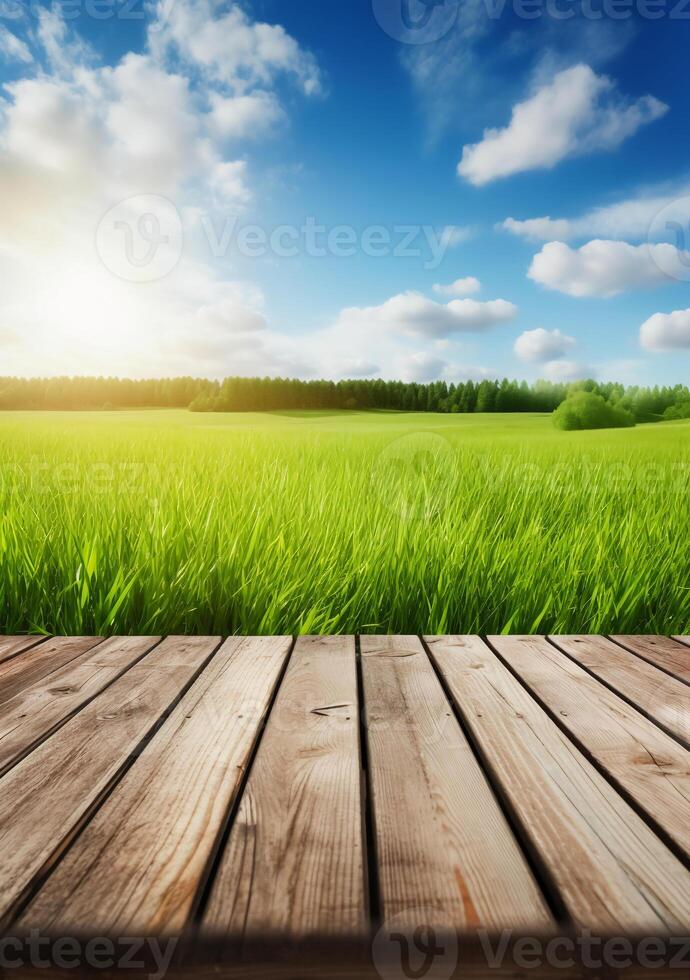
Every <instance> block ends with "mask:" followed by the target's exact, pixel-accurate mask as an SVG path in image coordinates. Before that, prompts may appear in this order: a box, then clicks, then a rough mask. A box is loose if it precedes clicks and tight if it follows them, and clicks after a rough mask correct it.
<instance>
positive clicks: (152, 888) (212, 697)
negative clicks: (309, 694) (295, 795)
mask: <svg viewBox="0 0 690 980" xmlns="http://www.w3.org/2000/svg"><path fill="white" fill-rule="evenodd" d="M291 645H292V640H291V638H290V637H254V638H241V637H232V638H231V639H229V640H227V641H226V642H225V643H224V645H223V646H222V648H221V649H220V650H219V652H218V653H217V654H216V655H215V657H214V658H213V660H212V661H211V663H210V664H209V666H208V667H207V668H206V669H205V670H204V672H203V673H202V675H201V677H199V679H198V680H197V681H196V683H195V684H194V685H193V686H192V687H191V689H190V690H189V691H188V692H187V694H186V695H185V696H184V698H183V699H182V700H181V701H180V703H179V704H178V705H177V707H176V708H175V710H174V711H173V712H172V713H171V715H170V717H169V718H168V719H167V720H166V722H165V724H164V725H163V726H162V727H161V728H160V730H159V731H158V732H157V733H156V735H155V736H154V738H153V739H152V740H151V741H150V742H149V743H148V745H147V746H146V748H145V749H144V751H143V753H142V755H141V756H140V758H139V759H138V760H137V762H136V763H135V765H134V766H133V767H132V768H131V769H130V770H129V771H128V772H127V774H126V775H125V776H124V778H123V779H122V781H121V782H120V783H119V784H118V786H117V787H116V789H115V790H114V792H113V793H112V795H111V796H110V797H109V799H108V800H106V802H105V803H104V804H103V806H102V807H101V809H100V810H99V811H98V813H97V814H96V816H95V817H94V819H93V820H92V821H91V823H90V824H89V825H88V826H87V827H86V828H85V830H84V831H83V833H82V834H81V835H80V837H79V839H78V840H77V841H76V843H75V844H74V846H73V847H72V848H71V849H70V851H69V853H68V854H67V856H66V857H65V859H64V860H63V861H62V862H61V863H60V865H59V866H58V868H57V869H56V870H55V872H54V873H53V874H52V876H51V877H50V878H49V879H48V881H47V882H46V884H45V885H44V887H43V888H42V889H41V890H40V891H39V892H38V895H37V896H36V898H35V899H34V901H33V902H32V903H31V904H30V905H29V906H28V908H27V909H26V911H25V913H24V914H23V916H22V918H21V920H20V922H19V927H20V928H26V929H29V928H30V927H32V926H37V927H38V926H40V927H41V928H42V929H43V930H46V929H48V930H50V931H52V932H53V933H54V934H56V935H61V934H63V933H64V932H69V931H70V930H72V931H74V930H76V931H77V932H88V933H91V934H93V933H94V931H95V932H97V933H98V934H99V935H100V934H110V935H149V934H154V935H165V934H174V933H177V932H179V931H180V930H182V929H183V928H184V927H185V925H186V924H187V923H188V920H189V918H190V915H191V912H192V910H193V905H194V902H195V898H196V896H197V894H198V891H199V888H200V883H201V882H202V880H203V877H204V872H205V869H206V868H207V866H208V865H209V863H210V861H211V858H212V856H213V853H214V849H215V846H216V843H217V841H218V838H219V836H220V833H221V830H222V828H223V825H224V822H225V820H226V818H227V814H228V812H229V808H230V806H231V804H232V802H233V800H234V798H235V796H236V794H237V791H238V788H239V786H240V783H241V780H242V774H243V772H244V769H245V767H246V765H247V761H248V758H249V755H250V752H251V750H252V746H253V745H254V743H255V741H256V738H257V737H258V734H259V730H260V726H261V724H262V722H263V720H264V718H265V715H266V711H267V710H268V706H269V703H270V699H271V696H272V694H273V692H274V690H275V687H276V684H277V682H278V678H279V676H280V672H281V670H282V668H283V666H284V663H285V660H286V658H287V656H288V654H289V652H290V647H291ZM295 857H296V858H297V857H298V855H295ZM75 882H78V885H75Z"/></svg>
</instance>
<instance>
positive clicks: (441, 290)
mask: <svg viewBox="0 0 690 980" xmlns="http://www.w3.org/2000/svg"><path fill="white" fill-rule="evenodd" d="M432 288H433V290H434V292H435V293H438V295H439V296H471V295H472V294H473V293H478V292H479V290H480V289H481V288H482V285H481V283H480V282H479V280H478V279H475V277H474V276H465V277H464V279H456V280H455V282H451V283H448V285H446V286H444V285H443V284H442V283H440V282H436V283H434V285H433V287H432Z"/></svg>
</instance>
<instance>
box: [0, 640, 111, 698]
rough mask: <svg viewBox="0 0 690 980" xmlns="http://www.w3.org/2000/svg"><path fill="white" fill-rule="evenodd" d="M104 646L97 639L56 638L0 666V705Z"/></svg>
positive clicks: (33, 646)
mask: <svg viewBox="0 0 690 980" xmlns="http://www.w3.org/2000/svg"><path fill="white" fill-rule="evenodd" d="M102 642H103V638H102V637H100V636H58V637H55V638H54V639H51V640H45V641H44V642H43V643H39V644H38V645H37V646H36V645H32V646H31V647H30V648H29V649H27V650H26V651H25V652H23V653H21V654H20V655H19V656H17V657H12V659H10V660H6V661H5V662H4V663H3V664H0V705H2V704H5V703H6V702H7V701H9V700H10V699H11V698H14V697H16V696H17V694H19V692H20V691H22V690H24V689H25V688H27V687H32V686H33V685H34V684H37V683H38V682H39V681H41V680H43V679H44V678H46V677H49V676H50V674H52V673H53V671H56V670H60V668H61V667H64V666H65V665H66V664H68V663H70V662H71V661H72V660H76V658H77V657H81V656H82V654H84V653H86V652H87V651H89V650H93V649H94V647H96V646H98V644H100V643H102Z"/></svg>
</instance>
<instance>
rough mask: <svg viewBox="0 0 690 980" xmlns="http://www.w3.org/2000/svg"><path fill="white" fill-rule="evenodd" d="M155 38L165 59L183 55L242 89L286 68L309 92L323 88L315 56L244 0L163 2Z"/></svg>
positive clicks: (153, 45) (216, 79)
mask: <svg viewBox="0 0 690 980" xmlns="http://www.w3.org/2000/svg"><path fill="white" fill-rule="evenodd" d="M149 39H150V45H151V49H152V51H153V53H154V55H156V56H157V57H158V58H159V59H165V58H166V57H167V56H168V55H173V56H175V57H178V58H180V59H182V61H183V62H186V63H188V64H191V65H193V66H194V67H195V68H198V69H200V70H201V71H202V72H203V73H204V74H205V75H206V76H207V77H208V78H209V79H211V80H212V81H213V82H215V83H220V84H222V85H226V86H229V87H231V88H232V89H233V91H235V92H236V93H242V92H245V91H246V90H248V89H252V88H257V87H259V88H266V87H267V86H270V85H271V84H272V83H273V81H274V80H275V78H276V77H277V76H278V75H280V74H287V75H290V76H292V77H293V78H294V79H295V80H296V81H297V83H298V84H299V85H300V87H301V88H302V89H303V91H304V92H305V94H307V95H314V94H317V93H318V92H320V91H321V88H322V78H321V72H320V70H319V67H318V64H317V62H316V59H315V58H314V56H313V55H312V54H311V53H310V52H308V51H305V50H304V49H303V48H302V47H301V46H300V45H299V44H298V42H297V41H296V40H295V38H293V37H291V35H290V34H288V33H287V31H286V30H285V28H284V27H282V26H281V25H280V24H266V23H261V22H258V21H253V20H252V19H251V18H250V17H249V15H248V14H247V13H246V12H245V10H243V8H242V7H241V6H240V5H239V4H238V3H234V2H232V3H230V4H229V5H228V4H227V3H223V2H221V0H174V2H172V3H159V6H158V16H157V18H156V20H155V21H154V23H153V24H152V27H151V30H150V32H149Z"/></svg>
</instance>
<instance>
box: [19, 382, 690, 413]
mask: <svg viewBox="0 0 690 980" xmlns="http://www.w3.org/2000/svg"><path fill="white" fill-rule="evenodd" d="M580 390H582V391H589V392H593V393H594V394H597V395H601V397H602V398H604V399H605V400H606V401H607V402H609V403H611V404H612V405H618V406H620V407H621V408H623V409H625V410H626V411H628V412H630V413H631V414H632V415H633V417H634V419H635V421H637V422H653V421H658V420H659V419H661V418H687V417H690V390H688V388H687V386H686V385H680V384H679V385H674V386H665V387H660V386H655V387H638V386H629V387H624V386H623V385H621V384H615V383H612V382H611V383H599V382H596V381H592V380H590V381H578V382H574V383H570V384H568V383H558V382H551V381H536V382H534V383H533V384H528V383H527V382H526V381H511V380H509V379H507V378H504V379H503V380H502V381H499V380H493V381H492V380H484V381H479V382H476V381H462V382H459V383H457V384H455V383H448V382H446V381H432V382H430V383H428V384H422V383H418V382H404V381H382V380H368V379H367V380H348V381H301V380H298V379H291V378H226V379H225V380H224V381H210V380H208V379H206V378H189V377H180V378H159V379H148V380H142V381H133V380H129V379H125V378H88V377H76V378H0V410H2V409H4V410H8V409H24V410H63V411H70V410H78V409H82V410H100V409H106V410H107V409H125V408H128V409H137V408H188V409H190V410H191V411H194V412H271V411H290V410H299V409H312V410H329V409H349V410H360V411H367V410H377V409H378V410H397V411H404V412H443V413H461V414H467V413H473V412H552V411H554V409H556V408H557V407H558V406H559V405H560V404H561V402H563V401H564V400H565V398H567V397H568V395H569V394H572V393H573V392H574V391H580Z"/></svg>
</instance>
